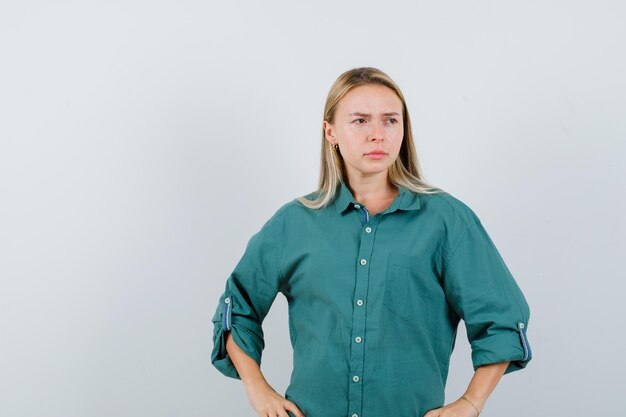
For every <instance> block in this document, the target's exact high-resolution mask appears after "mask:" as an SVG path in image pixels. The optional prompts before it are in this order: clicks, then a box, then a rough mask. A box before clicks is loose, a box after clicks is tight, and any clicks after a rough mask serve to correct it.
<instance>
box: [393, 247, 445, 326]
mask: <svg viewBox="0 0 626 417" xmlns="http://www.w3.org/2000/svg"><path fill="white" fill-rule="evenodd" d="M383 304H384V305H385V306H386V307H387V308H388V309H389V310H390V311H391V312H392V313H394V314H395V315H396V316H398V317H399V318H401V319H403V320H405V321H407V322H409V323H411V324H416V323H419V322H423V321H425V320H428V318H429V317H432V314H439V313H440V311H441V309H442V307H443V306H444V305H445V295H444V292H443V288H442V287H441V285H440V284H439V281H438V280H437V277H436V275H435V273H434V272H433V271H432V269H431V267H430V264H429V261H428V259H425V258H422V257H418V256H416V255H406V254H400V253H392V254H390V255H389V259H388V263H387V275H386V278H385V294H384V297H383Z"/></svg>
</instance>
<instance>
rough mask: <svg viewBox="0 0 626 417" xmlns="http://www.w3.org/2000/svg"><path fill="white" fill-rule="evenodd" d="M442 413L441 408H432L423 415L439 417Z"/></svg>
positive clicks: (424, 416) (425, 416)
mask: <svg viewBox="0 0 626 417" xmlns="http://www.w3.org/2000/svg"><path fill="white" fill-rule="evenodd" d="M440 414H441V409H440V408H437V409H436V410H430V411H429V412H427V413H426V414H424V415H423V417H439V415H440Z"/></svg>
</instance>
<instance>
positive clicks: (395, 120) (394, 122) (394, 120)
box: [389, 117, 398, 125]
mask: <svg viewBox="0 0 626 417" xmlns="http://www.w3.org/2000/svg"><path fill="white" fill-rule="evenodd" d="M392 120H393V122H392V123H391V124H394V125H395V124H396V123H398V119H395V118H393V117H390V118H389V121H392Z"/></svg>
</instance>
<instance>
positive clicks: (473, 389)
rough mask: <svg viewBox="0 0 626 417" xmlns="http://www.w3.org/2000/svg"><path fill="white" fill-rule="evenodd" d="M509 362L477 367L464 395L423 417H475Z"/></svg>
mask: <svg viewBox="0 0 626 417" xmlns="http://www.w3.org/2000/svg"><path fill="white" fill-rule="evenodd" d="M507 366H509V362H508V361H507V362H499V363H492V364H488V365H482V366H479V367H478V369H476V371H475V372H474V376H473V377H472V380H471V381H470V383H469V386H468V387H467V390H466V391H465V394H463V396H462V397H461V398H459V399H458V400H456V401H455V402H453V403H450V404H448V405H446V406H445V407H441V408H437V409H434V410H430V411H429V412H428V413H426V414H424V417H446V416H456V417H476V416H478V415H479V414H480V413H481V412H482V410H483V407H484V406H485V402H486V401H487V398H488V397H489V395H490V394H491V393H492V392H493V390H494V389H495V387H496V385H498V382H499V381H500V378H502V375H504V371H505V370H506V368H507Z"/></svg>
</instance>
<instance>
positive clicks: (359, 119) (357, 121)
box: [355, 118, 365, 125]
mask: <svg viewBox="0 0 626 417" xmlns="http://www.w3.org/2000/svg"><path fill="white" fill-rule="evenodd" d="M359 120H363V121H365V119H363V118H360V119H356V120H355V122H358V121H359ZM357 124H359V125H360V124H361V123H357Z"/></svg>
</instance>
